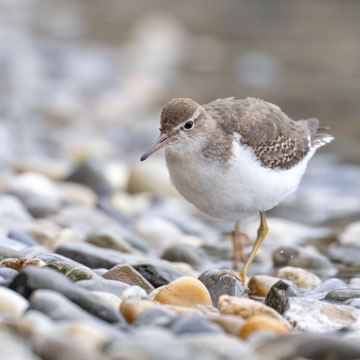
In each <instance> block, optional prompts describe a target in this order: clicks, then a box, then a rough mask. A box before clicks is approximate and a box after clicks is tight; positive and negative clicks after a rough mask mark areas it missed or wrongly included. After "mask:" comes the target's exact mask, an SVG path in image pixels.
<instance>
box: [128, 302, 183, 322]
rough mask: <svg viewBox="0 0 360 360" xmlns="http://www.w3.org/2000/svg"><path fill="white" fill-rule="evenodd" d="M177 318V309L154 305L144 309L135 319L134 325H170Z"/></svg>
mask: <svg viewBox="0 0 360 360" xmlns="http://www.w3.org/2000/svg"><path fill="white" fill-rule="evenodd" d="M176 318H177V314H176V312H175V311H173V310H171V309H168V308H166V307H165V306H152V307H150V308H148V309H146V310H145V311H143V312H142V313H141V314H140V315H139V316H138V317H137V318H136V320H135V321H134V323H133V325H134V326H148V325H152V326H168V325H169V324H170V323H172V322H174V320H175V319H176Z"/></svg>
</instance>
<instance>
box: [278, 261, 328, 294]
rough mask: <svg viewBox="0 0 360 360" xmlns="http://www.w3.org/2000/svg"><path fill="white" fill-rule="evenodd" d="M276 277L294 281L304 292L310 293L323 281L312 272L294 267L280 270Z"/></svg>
mask: <svg viewBox="0 0 360 360" xmlns="http://www.w3.org/2000/svg"><path fill="white" fill-rule="evenodd" d="M275 276H276V277H278V278H281V279H286V280H290V281H292V282H293V283H294V284H295V285H296V286H298V287H299V288H300V289H301V290H304V291H310V290H312V289H314V288H315V287H316V286H317V285H319V284H320V283H321V279H320V278H319V277H318V276H316V275H314V274H313V273H311V272H310V271H307V270H304V269H301V268H297V267H292V266H285V267H283V268H280V269H278V270H277V271H276V273H275Z"/></svg>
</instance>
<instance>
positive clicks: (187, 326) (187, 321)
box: [170, 314, 223, 335]
mask: <svg viewBox="0 0 360 360" xmlns="http://www.w3.org/2000/svg"><path fill="white" fill-rule="evenodd" d="M170 329H171V331H172V332H173V333H174V334H176V335H182V334H196V333H207V334H219V333H222V332H223V331H222V328H221V327H220V326H219V325H217V324H214V323H212V322H211V321H209V320H207V319H206V318H204V317H203V316H201V315H197V314H182V315H180V316H179V317H178V318H177V319H176V320H175V321H174V323H173V324H172V325H171V327H170Z"/></svg>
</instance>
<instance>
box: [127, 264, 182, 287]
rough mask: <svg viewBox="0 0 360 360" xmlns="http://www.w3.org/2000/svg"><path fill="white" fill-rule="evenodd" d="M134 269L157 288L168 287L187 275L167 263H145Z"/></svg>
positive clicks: (135, 266)
mask: <svg viewBox="0 0 360 360" xmlns="http://www.w3.org/2000/svg"><path fill="white" fill-rule="evenodd" d="M133 267H134V269H135V270H137V271H138V272H139V273H140V274H141V275H142V276H143V277H144V278H145V279H146V280H147V281H148V282H149V283H150V284H152V285H153V286H154V287H155V288H157V287H159V286H163V285H167V284H168V283H170V282H172V281H174V280H176V279H177V278H179V277H181V276H186V275H187V274H186V273H184V272H182V271H180V270H177V269H176V268H175V267H174V266H172V265H171V264H166V263H165V262H163V263H155V262H153V263H143V264H137V265H133Z"/></svg>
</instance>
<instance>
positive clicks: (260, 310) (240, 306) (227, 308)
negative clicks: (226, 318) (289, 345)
mask: <svg viewBox="0 0 360 360" xmlns="http://www.w3.org/2000/svg"><path fill="white" fill-rule="evenodd" d="M218 309H219V311H220V313H222V314H229V315H237V316H240V317H242V318H243V319H245V320H246V319H248V318H250V317H252V316H257V315H261V316H268V317H271V318H273V319H275V320H277V321H279V322H280V323H282V324H283V325H284V326H286V327H288V328H289V329H291V326H290V325H289V324H288V323H287V321H286V320H285V319H284V318H283V317H282V316H281V315H280V314H279V313H278V312H276V311H275V310H274V309H272V308H271V307H269V306H266V305H264V304H262V303H260V302H258V301H255V300H252V299H247V298H237V297H235V296H228V295H223V296H221V298H220V299H219V303H218Z"/></svg>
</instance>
